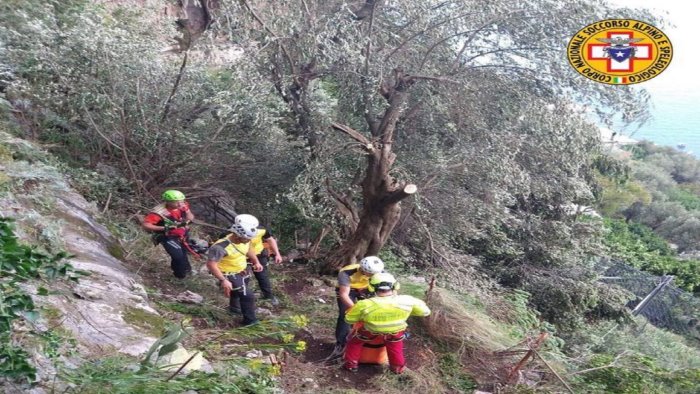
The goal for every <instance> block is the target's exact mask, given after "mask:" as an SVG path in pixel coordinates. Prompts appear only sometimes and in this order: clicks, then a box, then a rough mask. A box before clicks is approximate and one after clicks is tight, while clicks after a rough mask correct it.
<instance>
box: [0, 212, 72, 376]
mask: <svg viewBox="0 0 700 394" xmlns="http://www.w3.org/2000/svg"><path fill="white" fill-rule="evenodd" d="M67 256H68V255H67V254H66V253H63V252H61V253H58V254H55V255H47V254H44V253H40V252H38V251H36V250H35V249H33V248H31V247H29V246H26V245H21V244H19V243H18V242H17V238H16V237H15V235H14V231H13V229H12V225H11V221H10V220H9V219H5V218H0V376H3V377H8V378H10V379H17V380H22V379H26V380H27V381H33V380H34V379H35V377H36V370H35V368H34V367H33V366H32V365H31V364H30V363H29V362H28V360H27V358H28V354H27V352H26V351H25V350H23V349H22V348H20V347H18V346H16V345H15V344H13V343H12V340H13V338H12V330H13V323H14V322H15V321H16V320H20V319H24V320H27V321H29V322H33V321H35V320H36V319H38V317H39V312H38V311H36V310H35V305H34V301H33V300H32V297H31V296H30V294H29V293H27V291H26V290H25V288H24V287H23V286H22V285H23V284H25V283H27V282H29V281H30V280H45V281H50V280H56V279H57V278H59V277H68V278H70V279H74V280H77V278H78V277H79V275H82V274H84V272H80V271H75V270H73V267H71V265H70V264H68V263H65V262H64V258H65V257H67ZM47 294H48V290H47V289H46V288H44V287H41V286H40V287H38V289H37V295H39V296H42V295H47Z"/></svg>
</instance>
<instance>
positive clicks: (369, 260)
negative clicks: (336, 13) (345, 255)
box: [360, 256, 384, 274]
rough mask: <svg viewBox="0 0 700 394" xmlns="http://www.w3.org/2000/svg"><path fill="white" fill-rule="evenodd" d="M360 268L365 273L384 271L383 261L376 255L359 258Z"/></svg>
mask: <svg viewBox="0 0 700 394" xmlns="http://www.w3.org/2000/svg"><path fill="white" fill-rule="evenodd" d="M360 269H361V270H362V272H364V273H367V274H378V273H380V272H382V271H384V262H383V261H382V259H380V258H379V257H377V256H367V257H365V258H364V259H362V260H360Z"/></svg>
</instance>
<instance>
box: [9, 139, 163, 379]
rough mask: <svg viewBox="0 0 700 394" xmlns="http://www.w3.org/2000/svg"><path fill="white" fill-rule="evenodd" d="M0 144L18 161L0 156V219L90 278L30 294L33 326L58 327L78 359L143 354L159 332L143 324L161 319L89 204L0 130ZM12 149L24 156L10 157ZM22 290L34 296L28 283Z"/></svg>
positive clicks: (48, 375)
mask: <svg viewBox="0 0 700 394" xmlns="http://www.w3.org/2000/svg"><path fill="white" fill-rule="evenodd" d="M0 147H2V148H3V150H7V151H10V152H15V154H13V155H12V156H14V157H21V158H23V159H24V160H15V159H13V158H12V156H4V157H2V158H1V159H0V172H2V173H3V174H4V175H5V176H6V177H4V178H3V180H2V183H3V184H5V185H8V186H9V187H7V188H6V189H9V191H4V192H2V193H1V194H0V215H2V216H4V217H10V218H14V219H15V220H16V222H17V225H16V233H17V236H18V237H19V239H20V242H23V243H26V244H31V245H37V246H39V247H46V248H48V249H51V250H52V251H53V252H57V251H58V250H59V249H63V250H66V251H67V252H69V253H71V254H73V255H74V257H72V258H70V260H69V262H70V263H71V264H72V265H73V267H75V268H76V269H80V270H84V271H87V272H89V273H90V274H91V275H89V276H86V277H83V278H81V279H80V280H79V282H78V283H71V284H59V283H56V284H55V285H56V288H53V286H47V287H52V288H51V289H50V290H52V294H51V295H48V296H34V302H35V304H36V305H37V306H38V307H39V308H37V309H38V310H43V311H44V313H43V316H42V319H40V320H39V321H38V325H37V329H39V330H42V329H44V330H46V329H48V328H49V327H50V328H52V329H55V328H57V327H60V328H62V329H63V332H66V333H68V334H67V335H69V336H70V337H72V338H73V339H75V340H76V347H77V348H78V351H79V353H80V355H81V356H82V357H84V358H86V359H90V358H91V357H100V356H104V355H107V354H113V353H114V352H119V353H125V354H129V355H133V356H140V355H142V354H143V353H145V352H146V351H147V350H148V348H149V347H150V346H151V344H153V342H154V341H155V340H156V338H155V336H157V335H159V334H158V333H157V332H156V330H153V329H152V327H151V330H149V329H148V328H149V325H148V324H146V322H153V321H156V322H157V321H162V318H161V317H160V316H159V315H158V312H156V311H155V310H154V309H153V308H151V306H149V304H148V296H147V294H146V291H145V289H144V287H143V285H141V284H140V283H139V278H138V276H136V275H135V274H134V273H132V272H130V271H129V270H128V269H127V268H126V267H125V266H124V264H123V262H122V261H121V260H119V259H117V258H116V257H114V256H113V254H117V255H118V254H119V252H120V251H121V248H120V247H119V242H118V240H117V239H115V238H114V236H112V234H111V233H110V232H109V230H107V228H106V227H104V226H103V225H101V224H99V223H98V222H97V221H96V220H95V219H94V218H96V217H99V211H98V210H97V208H96V206H95V205H94V204H91V203H88V202H87V201H86V200H85V199H84V198H83V197H82V196H81V195H80V194H78V193H76V192H75V191H73V190H72V189H71V188H70V187H69V185H68V183H67V182H66V180H65V178H64V177H63V175H62V174H61V173H60V172H59V171H58V170H56V169H55V168H54V167H52V166H51V165H49V164H46V163H45V162H44V160H46V157H47V156H46V155H45V154H44V153H43V152H41V151H40V150H39V149H37V148H36V147H32V146H31V144H28V143H27V142H26V141H24V140H20V139H16V138H13V137H11V136H9V135H7V134H5V133H0ZM19 151H23V152H25V153H24V154H22V155H18V154H17V153H16V152H19ZM17 185H19V186H17ZM26 287H27V289H28V290H29V293H34V294H36V291H31V290H32V287H33V285H31V284H30V285H27V286H26ZM47 311H51V313H46V312H47ZM19 329H20V330H21V329H22V327H20V328H19ZM27 350H28V351H29V352H30V353H34V354H36V356H35V357H34V360H33V363H34V365H35V366H36V367H37V368H38V376H39V380H40V382H39V384H40V385H41V380H45V381H47V382H49V383H50V382H51V380H52V379H53V378H54V376H53V375H54V373H55V371H53V370H52V368H49V367H45V365H46V364H47V363H46V362H45V361H46V360H44V359H43V358H42V356H41V355H40V350H39V349H31V348H30V349H27ZM11 391H12V389H10V392H11Z"/></svg>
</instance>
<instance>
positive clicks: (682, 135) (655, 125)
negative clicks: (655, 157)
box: [620, 86, 700, 158]
mask: <svg viewBox="0 0 700 394" xmlns="http://www.w3.org/2000/svg"><path fill="white" fill-rule="evenodd" d="M651 95H652V102H653V106H652V108H651V113H652V116H653V118H652V119H651V120H650V121H648V122H647V123H645V124H643V125H642V126H641V127H639V129H636V130H635V129H627V130H624V129H623V130H620V132H621V133H622V134H624V135H626V136H629V137H631V138H633V139H635V140H649V141H652V142H654V143H655V144H657V145H664V146H671V147H674V148H676V149H679V150H682V151H685V152H687V153H690V154H692V155H694V156H696V157H698V158H700V92H698V91H697V90H694V89H683V87H682V86H679V87H678V90H676V91H670V90H668V89H664V91H652V92H651Z"/></svg>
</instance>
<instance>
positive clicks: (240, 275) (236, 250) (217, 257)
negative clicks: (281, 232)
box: [207, 214, 263, 326]
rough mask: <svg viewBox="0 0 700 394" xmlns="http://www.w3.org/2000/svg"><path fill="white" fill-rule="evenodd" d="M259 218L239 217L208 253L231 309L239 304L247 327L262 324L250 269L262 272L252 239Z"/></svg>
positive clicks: (208, 263)
mask: <svg viewBox="0 0 700 394" xmlns="http://www.w3.org/2000/svg"><path fill="white" fill-rule="evenodd" d="M258 224H259V223H258V219H256V218H255V216H252V215H246V214H243V215H238V216H236V218H235V219H234V223H233V224H232V225H231V227H230V228H229V229H228V231H229V234H228V235H227V236H226V237H224V238H222V239H220V240H218V241H216V242H215V243H214V244H213V245H212V246H211V247H210V248H209V250H208V252H207V268H208V269H209V272H211V274H212V275H214V276H215V277H216V279H218V280H219V283H220V284H221V289H222V290H223V291H224V294H225V295H226V296H227V297H229V309H232V308H234V307H235V306H236V305H239V307H240V310H239V313H242V314H243V325H246V326H247V325H250V324H254V323H257V322H258V319H257V318H256V317H255V296H254V295H253V292H252V291H251V290H250V288H249V286H248V283H249V282H250V270H249V269H248V260H250V261H251V262H252V268H253V271H255V272H258V271H262V269H263V267H262V265H260V262H258V258H257V257H256V255H255V250H254V249H253V248H252V247H251V245H250V240H251V239H253V237H255V234H256V233H257V231H258Z"/></svg>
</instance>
